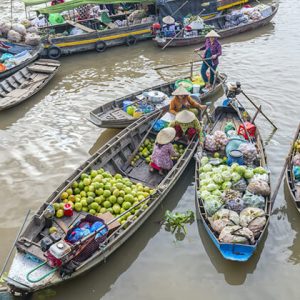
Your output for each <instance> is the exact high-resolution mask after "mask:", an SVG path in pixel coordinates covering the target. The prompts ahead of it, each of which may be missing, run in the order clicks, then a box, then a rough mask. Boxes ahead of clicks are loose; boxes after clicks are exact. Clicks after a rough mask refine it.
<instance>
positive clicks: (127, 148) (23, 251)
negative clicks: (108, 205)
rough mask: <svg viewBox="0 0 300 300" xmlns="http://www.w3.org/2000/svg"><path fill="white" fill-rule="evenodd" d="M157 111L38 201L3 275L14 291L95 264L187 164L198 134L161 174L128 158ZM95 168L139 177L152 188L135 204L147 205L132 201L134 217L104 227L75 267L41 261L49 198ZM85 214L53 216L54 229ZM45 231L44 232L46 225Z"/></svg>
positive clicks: (141, 219)
mask: <svg viewBox="0 0 300 300" xmlns="http://www.w3.org/2000/svg"><path fill="white" fill-rule="evenodd" d="M161 115H162V112H160V111H156V112H155V113H154V114H152V115H145V116H143V117H142V118H140V119H139V120H137V121H136V122H134V123H133V124H130V125H129V126H128V127H127V128H125V129H124V130H122V131H121V132H120V133H119V134H117V135H116V136H114V137H113V138H112V139H111V140H110V141H109V142H108V143H106V144H105V145H104V146H103V147H102V148H100V150H98V151H97V152H96V153H95V154H94V155H93V156H92V157H90V158H89V159H88V160H87V161H86V162H85V163H83V164H82V165H81V166H80V167H79V168H78V169H77V170H76V171H75V172H74V173H73V174H72V175H71V176H70V177H69V178H68V179H66V180H65V181H64V182H63V183H62V184H61V185H60V186H59V188H58V189H56V190H55V191H54V193H53V194H52V195H51V196H50V197H49V199H48V200H47V201H46V202H44V203H43V204H42V206H41V207H40V209H39V210H38V211H37V212H36V213H35V215H34V216H33V218H32V220H31V221H30V223H29V224H28V226H27V227H26V229H25V231H24V232H23V233H22V235H21V236H20V238H19V239H18V241H17V243H16V248H17V252H16V254H15V257H14V259H13V262H12V265H11V268H10V271H9V274H8V277H7V284H8V286H9V287H10V288H11V291H12V292H13V293H14V292H15V293H16V292H20V293H30V292H34V291H37V290H40V289H43V288H47V287H50V286H52V285H55V284H59V283H61V282H63V281H65V280H68V279H72V278H74V277H76V276H79V275H81V274H83V273H85V272H86V271H88V270H90V269H91V268H93V267H95V266H97V265H98V264H100V263H101V262H102V261H104V260H105V259H106V258H107V257H108V256H109V255H110V254H111V253H113V252H114V251H115V250H117V249H118V248H119V247H120V246H121V245H122V244H123V243H124V242H126V240H127V239H128V238H129V237H130V236H131V235H133V234H134V232H135V231H136V230H138V228H139V227H140V226H141V225H142V224H143V223H144V222H145V221H146V220H147V218H148V217H149V216H150V215H151V214H152V213H153V211H154V210H155V209H156V208H157V207H158V205H159V204H160V203H161V202H162V201H163V199H164V198H165V196H166V195H167V194H168V192H169V191H170V189H171V188H172V187H173V186H174V184H175V183H176V182H177V180H178V179H179V177H180V175H181V174H182V172H183V171H184V169H185V168H186V166H187V164H188V163H189V161H190V159H191V158H192V156H193V154H194V151H195V150H196V147H197V145H198V144H199V141H198V137H194V138H193V139H192V140H191V141H190V142H189V143H188V144H187V143H185V144H183V145H184V146H185V149H184V152H183V154H182V156H181V157H180V158H179V159H178V161H177V162H176V164H174V166H173V168H172V169H171V170H170V171H169V173H168V174H167V175H166V176H165V177H162V176H161V175H159V173H158V172H154V173H151V172H149V171H148V168H149V166H148V163H146V161H145V160H143V159H140V160H139V161H136V165H135V166H132V165H131V164H129V163H130V159H128V157H130V156H131V155H132V153H133V152H134V150H135V149H138V147H139V145H140V144H141V143H142V142H143V141H145V138H149V139H154V138H155V136H156V132H154V131H152V130H151V128H152V125H151V123H152V121H155V120H157V119H158V118H159V117H160V116H161ZM100 168H103V169H104V170H106V171H109V172H110V173H111V174H112V175H114V174H116V173H119V174H121V175H122V176H123V178H124V177H127V178H130V180H132V181H133V182H134V183H136V184H138V183H142V184H143V185H147V186H148V187H149V188H151V189H153V190H152V192H150V191H149V193H151V194H150V195H149V194H148V195H149V196H148V195H144V196H145V197H146V198H145V199H144V200H142V201H140V202H138V204H139V203H142V202H143V201H147V202H144V204H146V203H147V206H144V205H142V204H140V205H139V206H138V207H136V205H135V206H132V207H133V208H135V209H136V211H135V213H134V216H136V218H135V217H133V218H127V219H125V220H126V221H125V222H123V223H122V222H121V224H122V225H121V226H120V224H117V225H116V227H115V228H114V229H115V230H114V231H109V234H108V236H107V238H106V240H105V242H104V243H103V244H100V245H101V246H100V248H97V250H95V252H92V256H90V257H89V258H87V259H86V260H83V261H82V262H78V261H77V262H76V264H75V265H76V266H75V267H74V265H73V267H72V269H71V270H72V271H71V272H69V271H68V273H66V270H67V266H69V267H70V265H69V263H71V261H69V262H68V263H67V265H62V266H61V267H59V268H58V269H57V270H54V269H53V268H52V267H50V266H49V265H48V264H43V265H42V266H41V265H40V264H41V262H46V261H47V260H46V258H45V256H44V252H42V250H41V248H40V247H41V243H40V242H41V238H42V237H43V236H44V233H45V226H46V217H45V215H46V211H47V208H48V207H49V205H50V204H53V203H56V202H60V201H62V200H61V195H62V193H63V192H64V191H66V190H67V189H69V188H71V187H74V186H73V183H74V181H76V180H78V182H79V181H80V180H81V179H80V178H83V174H84V173H88V172H89V171H91V170H99V169H100ZM81 175H82V177H81ZM103 176H104V175H103ZM128 211H130V209H127V210H126V211H125V212H124V213H122V214H121V215H119V217H120V216H123V215H124V214H125V215H126V214H127V212H128ZM86 215H87V213H85V212H83V211H81V212H75V211H74V214H73V216H72V217H66V216H65V217H63V218H61V219H59V220H57V219H56V218H55V219H54V221H53V222H60V226H59V227H58V228H59V229H58V230H59V232H61V231H60V230H61V228H66V230H68V228H70V226H71V225H72V224H73V223H74V222H75V220H78V218H81V217H82V216H86ZM100 216H101V215H100ZM100 216H99V217H100ZM112 221H113V223H115V222H117V219H113V220H112ZM117 223H118V222H117ZM62 224H63V225H62ZM51 226H53V225H51ZM46 232H48V230H47V229H46ZM65 232H66V231H65ZM73 263H74V262H73ZM69 270H70V269H69ZM29 280H30V281H29Z"/></svg>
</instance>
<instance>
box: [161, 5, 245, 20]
mask: <svg viewBox="0 0 300 300" xmlns="http://www.w3.org/2000/svg"><path fill="white" fill-rule="evenodd" d="M185 2H187V1H186V0H157V1H156V5H157V7H158V9H159V17H160V18H163V17H165V16H172V17H173V18H175V20H177V21H182V19H183V18H184V17H186V16H187V15H198V14H200V12H201V11H202V10H204V9H205V10H204V11H203V13H202V15H209V14H213V13H216V12H217V11H221V10H223V9H227V8H230V7H232V6H235V5H239V4H244V3H246V2H248V0H238V1H236V0H225V1H216V0H215V1H206V0H190V1H188V3H186V4H185ZM174 12H176V13H174Z"/></svg>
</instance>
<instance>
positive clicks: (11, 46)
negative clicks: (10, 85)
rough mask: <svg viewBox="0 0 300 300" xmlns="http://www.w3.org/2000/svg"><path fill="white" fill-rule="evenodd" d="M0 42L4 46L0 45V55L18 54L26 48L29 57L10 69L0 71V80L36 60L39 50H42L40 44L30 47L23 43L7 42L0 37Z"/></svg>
mask: <svg viewBox="0 0 300 300" xmlns="http://www.w3.org/2000/svg"><path fill="white" fill-rule="evenodd" d="M0 42H1V44H2V45H4V46H5V48H3V47H2V46H1V45H0V54H1V55H2V54H3V53H12V54H18V53H20V52H22V51H24V50H28V51H29V53H30V57H28V58H27V59H26V60H25V61H23V62H21V63H20V64H18V65H16V66H15V67H13V68H11V69H7V70H5V71H3V72H0V80H2V79H4V78H7V77H9V76H11V75H12V74H14V73H16V72H17V71H19V70H21V69H23V68H24V67H26V66H27V65H29V64H30V63H32V62H34V61H35V60H37V59H38V57H39V55H40V53H41V51H42V50H43V48H42V47H41V46H37V47H31V46H28V45H24V44H15V43H11V42H8V41H7V40H4V39H0ZM7 47H8V48H7Z"/></svg>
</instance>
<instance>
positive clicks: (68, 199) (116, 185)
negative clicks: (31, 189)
mask: <svg viewBox="0 0 300 300" xmlns="http://www.w3.org/2000/svg"><path fill="white" fill-rule="evenodd" d="M152 193H154V190H152V189H150V188H149V187H147V186H143V185H142V184H141V183H133V182H132V181H131V180H130V179H129V178H125V177H122V175H120V174H115V175H114V176H113V175H111V174H110V173H109V172H107V171H105V170H104V169H102V168H101V169H99V170H91V172H90V173H89V174H87V173H83V174H81V176H80V179H79V180H78V181H74V182H73V184H72V187H70V188H68V189H67V190H66V191H64V192H63V193H62V194H61V202H56V203H54V204H53V206H54V209H55V216H56V218H61V217H63V216H64V210H63V208H64V205H65V203H69V204H70V205H71V206H72V208H73V210H74V211H75V212H81V211H82V212H87V213H89V214H91V215H99V216H100V214H103V213H105V212H110V213H111V214H112V215H113V216H114V217H117V216H119V215H120V214H121V213H123V212H125V211H126V210H128V209H129V208H131V207H132V206H133V205H136V204H138V203H139V202H140V201H142V200H144V199H146V198H147V197H149V196H150V194H152ZM146 202H147V201H146ZM146 202H144V203H142V204H141V205H140V206H137V208H135V209H132V210H131V211H129V212H128V213H127V214H125V215H124V216H122V217H121V218H120V219H119V222H120V223H121V224H123V223H125V222H126V220H127V219H128V218H134V219H135V218H137V214H138V211H139V210H140V209H142V210H145V209H146V208H147V207H148V206H147V203H146Z"/></svg>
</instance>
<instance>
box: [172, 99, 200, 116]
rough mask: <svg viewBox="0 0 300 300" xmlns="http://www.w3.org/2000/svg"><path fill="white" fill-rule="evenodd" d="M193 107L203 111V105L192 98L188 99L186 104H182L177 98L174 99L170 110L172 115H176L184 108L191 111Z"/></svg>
mask: <svg viewBox="0 0 300 300" xmlns="http://www.w3.org/2000/svg"><path fill="white" fill-rule="evenodd" d="M192 107H195V108H199V109H201V105H200V104H199V103H198V102H197V101H195V100H193V99H192V98H191V97H187V101H186V103H181V101H180V100H179V99H178V98H177V97H174V98H173V99H172V100H171V102H170V108H169V110H170V113H171V114H173V115H176V114H177V113H178V112H180V111H181V110H182V109H183V108H186V109H189V108H192Z"/></svg>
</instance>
